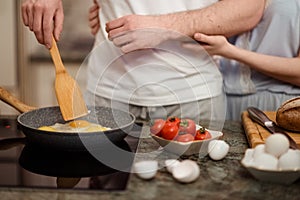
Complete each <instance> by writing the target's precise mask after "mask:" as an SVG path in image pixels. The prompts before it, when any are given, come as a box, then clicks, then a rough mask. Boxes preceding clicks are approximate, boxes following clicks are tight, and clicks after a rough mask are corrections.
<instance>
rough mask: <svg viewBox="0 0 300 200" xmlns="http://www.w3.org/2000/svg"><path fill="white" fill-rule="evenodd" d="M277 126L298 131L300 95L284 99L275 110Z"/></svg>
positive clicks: (299, 124) (299, 125)
mask: <svg viewBox="0 0 300 200" xmlns="http://www.w3.org/2000/svg"><path fill="white" fill-rule="evenodd" d="M276 123H277V125H278V126H280V127H282V128H284V129H287V130H290V131H296V132H300V97H295V98H292V99H289V100H287V101H285V102H284V103H283V104H282V105H281V106H280V107H279V108H278V109H277V111H276Z"/></svg>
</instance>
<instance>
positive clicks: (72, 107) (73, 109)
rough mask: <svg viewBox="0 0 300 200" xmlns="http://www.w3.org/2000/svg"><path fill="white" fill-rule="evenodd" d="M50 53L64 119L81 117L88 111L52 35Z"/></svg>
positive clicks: (57, 94)
mask: <svg viewBox="0 0 300 200" xmlns="http://www.w3.org/2000/svg"><path fill="white" fill-rule="evenodd" d="M50 54H51V57H52V60H53V62H54V65H55V73H56V78H55V93H56V98H57V101H58V104H59V107H60V111H61V113H62V116H63V118H64V120H65V121H68V120H72V119H76V118H78V117H82V116H84V115H86V114H87V113H88V110H87V107H86V104H85V102H84V99H83V96H82V94H81V91H80V88H79V86H78V85H77V83H76V81H75V80H74V79H73V78H72V77H71V76H70V75H69V74H68V73H67V70H66V68H65V67H64V65H63V63H62V60H61V57H60V53H59V50H58V48H57V44H56V41H55V39H54V37H53V36H52V47H51V49H50Z"/></svg>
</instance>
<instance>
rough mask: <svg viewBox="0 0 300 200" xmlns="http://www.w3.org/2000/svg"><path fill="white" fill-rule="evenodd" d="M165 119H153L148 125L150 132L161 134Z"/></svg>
mask: <svg viewBox="0 0 300 200" xmlns="http://www.w3.org/2000/svg"><path fill="white" fill-rule="evenodd" d="M165 123H166V122H165V120H163V119H156V120H154V123H153V125H152V126H151V127H150V132H151V133H152V134H155V135H157V136H161V130H162V128H163V127H164V125H165Z"/></svg>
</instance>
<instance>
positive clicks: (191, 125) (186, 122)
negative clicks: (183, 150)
mask: <svg viewBox="0 0 300 200" xmlns="http://www.w3.org/2000/svg"><path fill="white" fill-rule="evenodd" d="M179 131H180V132H181V133H189V134H192V135H193V136H195V134H196V124H195V122H194V121H193V120H191V119H182V120H181V121H180V127H179Z"/></svg>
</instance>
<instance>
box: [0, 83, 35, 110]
mask: <svg viewBox="0 0 300 200" xmlns="http://www.w3.org/2000/svg"><path fill="white" fill-rule="evenodd" d="M0 99H1V100H2V101H4V102H5V103H7V104H8V105H11V106H12V107H14V108H15V109H16V110H18V111H19V112H21V113H23V112H28V111H30V110H34V109H36V108H35V107H31V106H28V105H26V104H24V103H23V102H21V101H20V100H19V99H17V98H16V97H15V96H13V95H12V94H11V93H10V92H8V91H7V90H5V89H4V88H2V87H0Z"/></svg>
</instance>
